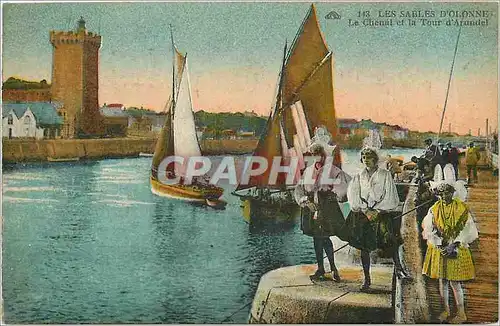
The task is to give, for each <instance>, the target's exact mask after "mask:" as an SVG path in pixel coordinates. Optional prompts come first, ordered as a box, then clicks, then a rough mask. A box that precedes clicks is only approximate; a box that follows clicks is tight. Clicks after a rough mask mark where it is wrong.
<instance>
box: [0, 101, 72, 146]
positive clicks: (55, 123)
mask: <svg viewBox="0 0 500 326" xmlns="http://www.w3.org/2000/svg"><path fill="white" fill-rule="evenodd" d="M62 125H63V119H62V118H61V117H60V116H59V115H58V114H57V109H56V105H55V104H53V103H49V102H23V103H3V105H2V136H3V137H6V138H36V139H42V138H58V137H59V136H60V129H61V127H62Z"/></svg>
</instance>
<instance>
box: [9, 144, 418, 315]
mask: <svg viewBox="0 0 500 326" xmlns="http://www.w3.org/2000/svg"><path fill="white" fill-rule="evenodd" d="M416 153H420V151H419V150H404V151H399V152H395V151H393V152H391V154H394V155H401V154H402V155H404V156H405V157H406V158H407V159H409V157H411V155H413V154H416ZM344 157H345V161H346V163H345V164H344V169H345V170H346V171H348V172H351V173H352V172H355V171H357V170H358V169H359V168H360V165H359V159H358V155H357V153H355V152H352V151H346V152H345V153H344ZM237 161H240V159H237ZM150 162H151V158H133V159H122V160H104V161H96V162H88V163H77V164H51V165H47V164H44V165H42V164H32V165H28V166H15V167H13V168H6V169H4V171H3V214H4V221H3V223H4V232H3V298H4V318H5V321H6V322H7V323H220V322H222V321H223V320H224V319H225V318H226V317H228V316H230V315H231V314H232V313H233V312H235V311H236V310H238V309H239V308H241V307H242V306H244V305H245V304H247V303H249V302H250V301H251V300H252V298H253V295H254V293H255V290H256V288H257V285H258V282H259V279H260V277H261V276H262V275H263V274H264V273H266V272H267V271H270V270H272V269H275V268H278V267H282V266H289V265H295V264H301V263H314V262H315V260H314V252H313V248H312V241H311V239H310V238H309V237H307V236H304V235H302V233H301V231H300V230H299V229H298V226H297V227H296V228H295V229H292V230H287V231H272V230H256V231H255V230H254V231H250V230H249V227H248V225H247V224H246V223H245V222H244V221H243V218H242V216H241V209H240V206H239V199H238V198H236V197H233V196H231V195H230V191H231V190H232V188H233V187H232V186H230V185H226V186H224V187H225V188H226V192H225V194H224V197H223V198H224V199H225V200H227V201H228V205H227V209H226V210H224V211H216V210H212V209H209V208H204V207H196V206H192V205H189V204H186V203H183V202H180V201H175V200H169V199H166V198H160V197H156V196H154V195H152V194H151V192H150V188H149V179H148V178H149V166H150ZM341 259H342V258H341ZM249 309H250V307H248V308H246V309H243V310H242V311H240V312H239V313H237V314H235V315H234V316H233V317H232V318H231V319H230V320H229V321H228V322H231V323H245V322H246V321H247V317H248V313H249Z"/></svg>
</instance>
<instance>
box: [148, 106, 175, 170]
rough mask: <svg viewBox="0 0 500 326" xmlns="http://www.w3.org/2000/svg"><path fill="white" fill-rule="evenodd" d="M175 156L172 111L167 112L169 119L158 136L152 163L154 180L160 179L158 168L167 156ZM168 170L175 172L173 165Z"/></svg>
mask: <svg viewBox="0 0 500 326" xmlns="http://www.w3.org/2000/svg"><path fill="white" fill-rule="evenodd" d="M172 155H175V153H174V135H173V133H172V119H171V111H170V110H169V111H168V112H167V119H166V120H165V124H164V125H163V128H162V130H161V132H160V135H159V136H158V140H157V141H156V145H155V152H154V155H153V162H152V163H151V175H152V176H153V178H155V179H158V166H159V165H160V163H161V161H163V159H164V158H165V157H167V156H172ZM167 170H169V171H170V172H173V170H174V169H173V165H172V164H170V165H169V166H168V167H167Z"/></svg>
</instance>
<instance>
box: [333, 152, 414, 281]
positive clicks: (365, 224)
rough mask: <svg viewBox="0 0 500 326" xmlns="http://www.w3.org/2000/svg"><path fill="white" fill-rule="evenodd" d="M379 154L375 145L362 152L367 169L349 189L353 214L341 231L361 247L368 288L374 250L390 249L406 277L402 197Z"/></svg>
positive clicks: (400, 273) (359, 174) (357, 176)
mask: <svg viewBox="0 0 500 326" xmlns="http://www.w3.org/2000/svg"><path fill="white" fill-rule="evenodd" d="M378 160H379V156H378V154H377V151H376V150H375V149H373V148H369V147H366V148H364V149H363V150H362V151H361V162H362V163H363V164H364V166H365V167H364V168H363V170H362V171H361V172H360V173H358V174H356V175H355V176H354V177H353V179H352V181H351V183H350V184H349V188H348V190H347V199H348V201H349V205H350V206H351V213H350V214H349V216H348V217H347V219H346V222H345V225H344V227H343V229H342V232H341V239H342V240H344V241H348V242H349V244H350V245H351V246H353V247H355V248H357V249H360V250H361V263H362V265H363V272H364V282H363V285H362V287H361V290H363V291H364V290H368V289H369V287H370V285H371V278H370V252H371V251H373V250H375V249H385V250H388V251H389V252H390V253H391V254H392V256H393V259H394V265H395V268H396V272H397V273H398V274H399V275H400V276H402V277H404V276H406V275H405V273H404V270H403V268H402V266H401V262H400V261H399V256H398V249H399V245H400V244H402V241H401V236H400V232H399V228H400V224H401V222H400V219H394V217H396V216H397V215H399V212H398V211H397V208H398V206H399V197H398V192H397V189H396V184H395V183H394V180H393V179H392V176H391V173H390V172H389V171H388V170H386V169H383V168H379V166H378Z"/></svg>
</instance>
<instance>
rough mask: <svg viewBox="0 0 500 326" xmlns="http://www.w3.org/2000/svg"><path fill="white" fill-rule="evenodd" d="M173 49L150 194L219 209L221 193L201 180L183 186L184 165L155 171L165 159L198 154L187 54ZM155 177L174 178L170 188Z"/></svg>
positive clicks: (169, 166) (217, 188)
mask: <svg viewBox="0 0 500 326" xmlns="http://www.w3.org/2000/svg"><path fill="white" fill-rule="evenodd" d="M172 47H173V70H172V73H173V78H172V79H173V80H172V94H171V96H170V100H169V102H168V104H167V109H168V112H167V119H166V121H165V125H164V126H163V129H162V131H161V133H160V135H159V138H158V140H157V142H156V148H155V152H154V155H153V161H152V166H151V176H150V183H151V191H152V192H153V193H154V194H156V195H158V196H164V197H171V198H177V199H182V200H186V201H195V202H202V203H206V204H208V205H210V206H214V205H219V204H220V203H221V202H220V201H219V200H218V199H219V197H220V196H222V194H223V189H222V188H220V187H217V186H215V185H211V184H209V183H208V181H207V180H205V179H203V178H196V179H193V180H192V182H189V183H187V182H185V179H184V176H185V165H181V164H169V165H167V166H166V171H159V168H160V166H162V165H161V162H162V161H163V160H164V159H165V158H167V157H173V156H177V157H182V158H184V159H185V160H187V159H188V158H190V157H199V156H201V150H200V146H199V143H198V138H197V136H196V128H195V122H194V115H193V105H192V101H191V86H190V83H189V73H188V62H187V54H182V53H181V52H179V50H178V49H177V48H176V47H175V44H174V41H173V37H172ZM159 173H165V176H166V177H167V178H178V180H179V181H178V182H176V183H174V184H166V183H162V182H161V178H160V176H159Z"/></svg>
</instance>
